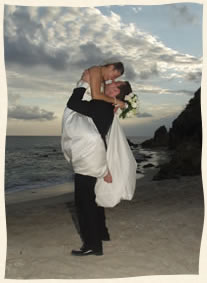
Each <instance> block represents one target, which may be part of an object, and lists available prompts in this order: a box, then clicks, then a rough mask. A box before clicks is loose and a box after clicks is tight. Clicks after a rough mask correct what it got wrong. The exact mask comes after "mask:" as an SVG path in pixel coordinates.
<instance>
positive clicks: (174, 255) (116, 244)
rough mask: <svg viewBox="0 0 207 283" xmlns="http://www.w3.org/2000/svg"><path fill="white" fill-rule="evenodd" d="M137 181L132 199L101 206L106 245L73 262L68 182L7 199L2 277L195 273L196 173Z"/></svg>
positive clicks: (199, 211) (199, 204) (199, 220)
mask: <svg viewBox="0 0 207 283" xmlns="http://www.w3.org/2000/svg"><path fill="white" fill-rule="evenodd" d="M155 170H157V169H148V170H147V174H146V176H145V177H144V178H142V179H139V180H137V189H136V193H135V196H134V198H133V200H132V201H122V202H121V203H120V204H119V205H117V206H116V207H115V208H110V209H106V217H107V226H108V228H109V231H110V235H111V241H109V242H104V255H103V256H99V257H97V256H94V255H93V256H87V257H74V256H72V255H71V254H70V253H71V250H72V249H73V248H79V247H80V246H81V241H80V239H79V235H78V233H77V231H76V225H75V223H76V217H75V212H74V203H73V185H71V184H64V185H60V186H55V187H52V188H42V189H38V190H37V189H35V190H29V191H22V192H16V193H10V194H7V195H6V216H7V240H8V241H7V243H8V246H7V262H6V274H5V278H11V279H89V278H117V277H130V276H143V275H173V274H197V273H198V265H199V251H200V242H201V236H202V228H203V215H204V211H203V210H204V205H203V188H202V180H201V177H200V176H193V177H181V178H179V179H170V180H162V181H151V179H152V176H153V174H154V173H155Z"/></svg>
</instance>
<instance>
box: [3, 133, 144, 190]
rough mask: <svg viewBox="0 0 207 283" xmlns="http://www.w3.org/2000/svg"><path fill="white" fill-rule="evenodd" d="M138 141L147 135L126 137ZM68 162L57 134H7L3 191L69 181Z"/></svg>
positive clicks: (69, 167) (69, 166) (70, 178)
mask: <svg viewBox="0 0 207 283" xmlns="http://www.w3.org/2000/svg"><path fill="white" fill-rule="evenodd" d="M129 139H130V141H132V142H133V143H140V142H142V141H144V140H145V139H147V137H129ZM73 176H74V173H73V169H72V166H71V165H70V164H69V163H68V162H67V161H66V160H65V158H64V156H63V153H62V151H61V145H60V137H59V136H7V138H6V158H5V191H6V193H11V192H14V191H17V190H25V189H26V190H29V189H34V188H41V187H48V186H52V185H58V184H63V183H66V182H72V181H73Z"/></svg>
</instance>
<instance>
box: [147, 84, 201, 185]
mask: <svg viewBox="0 0 207 283" xmlns="http://www.w3.org/2000/svg"><path fill="white" fill-rule="evenodd" d="M200 93H201V89H200V88H199V89H198V90H197V91H196V92H195V94H194V97H193V98H192V99H190V101H189V103H188V104H187V106H186V108H185V109H184V110H183V111H182V112H181V113H180V115H179V116H178V117H177V118H176V119H175V120H174V121H173V123H172V127H171V128H170V130H169V132H167V129H166V128H165V126H162V127H160V128H159V129H158V130H157V131H155V134H154V137H153V138H152V139H151V140H147V141H145V142H143V143H142V146H143V147H160V146H166V147H167V148H168V149H170V150H171V151H172V157H171V160H170V161H169V162H168V163H167V164H164V165H163V166H161V168H160V171H159V172H158V174H157V175H156V176H155V177H154V179H155V180H157V179H166V178H173V177H178V176H180V175H197V174H200V173H201V149H202V122H201V107H200Z"/></svg>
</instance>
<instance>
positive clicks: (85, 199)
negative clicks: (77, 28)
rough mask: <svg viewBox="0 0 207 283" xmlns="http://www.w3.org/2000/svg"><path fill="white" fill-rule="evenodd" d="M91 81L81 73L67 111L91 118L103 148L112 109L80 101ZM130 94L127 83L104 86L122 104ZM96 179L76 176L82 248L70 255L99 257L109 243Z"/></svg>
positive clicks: (109, 179) (108, 177)
mask: <svg viewBox="0 0 207 283" xmlns="http://www.w3.org/2000/svg"><path fill="white" fill-rule="evenodd" d="M89 81H90V78H89V74H88V73H86V72H85V73H84V75H83V76H82V81H80V82H79V84H78V85H77V88H75V89H74V91H73V94H72V96H71V97H70V99H69V100H68V103H67V107H68V108H70V109H72V110H74V111H76V112H78V113H80V114H83V115H86V116H88V117H90V118H92V120H93V122H94V124H95V126H96V128H97V129H98V131H99V133H100V135H101V137H102V139H103V141H104V145H105V148H107V144H106V140H105V137H106V134H107V133H108V130H109V128H110V126H111V124H112V121H113V117H114V106H113V105H112V104H111V103H108V102H105V101H103V100H91V101H84V100H82V98H83V95H84V93H85V91H86V88H87V87H88V83H89ZM130 92H132V90H131V86H130V84H129V83H128V82H112V83H111V84H107V85H106V86H105V95H107V96H109V97H114V98H117V99H120V100H124V97H125V95H127V94H128V93H130ZM104 180H105V181H106V182H112V176H111V174H110V172H109V171H108V173H107V174H106V175H105V176H104ZM96 181H97V178H96V177H94V176H87V175H83V174H79V173H75V205H76V208H77V214H78V221H79V226H80V234H81V238H82V240H83V246H82V247H81V248H80V250H73V251H72V255H75V256H85V255H91V254H95V255H102V254H103V247H102V240H109V239H110V238H109V234H108V230H107V228H106V226H105V215H104V208H103V207H99V206H97V204H96V202H95V184H96Z"/></svg>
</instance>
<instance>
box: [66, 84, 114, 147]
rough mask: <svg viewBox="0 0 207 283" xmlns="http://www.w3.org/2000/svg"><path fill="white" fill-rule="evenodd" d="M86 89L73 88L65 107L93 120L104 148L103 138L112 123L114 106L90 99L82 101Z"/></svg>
mask: <svg viewBox="0 0 207 283" xmlns="http://www.w3.org/2000/svg"><path fill="white" fill-rule="evenodd" d="M85 91H86V89H85V88H84V87H79V88H75V89H74V90H73V93H72V95H71V97H70V98H69V100H68V102H67V107H68V108H70V109H72V110H74V111H76V112H78V113H80V114H83V115H86V116H89V117H91V118H92V119H93V122H94V124H95V125H96V127H97V129H98V131H99V133H100V135H101V137H102V138H103V140H104V143H105V146H106V140H105V136H106V134H107V133H108V130H109V128H110V126H111V124H112V122H113V118H114V106H113V105H112V104H111V103H108V102H105V101H103V100H97V99H92V100H91V101H85V100H82V98H83V95H84V93H85Z"/></svg>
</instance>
